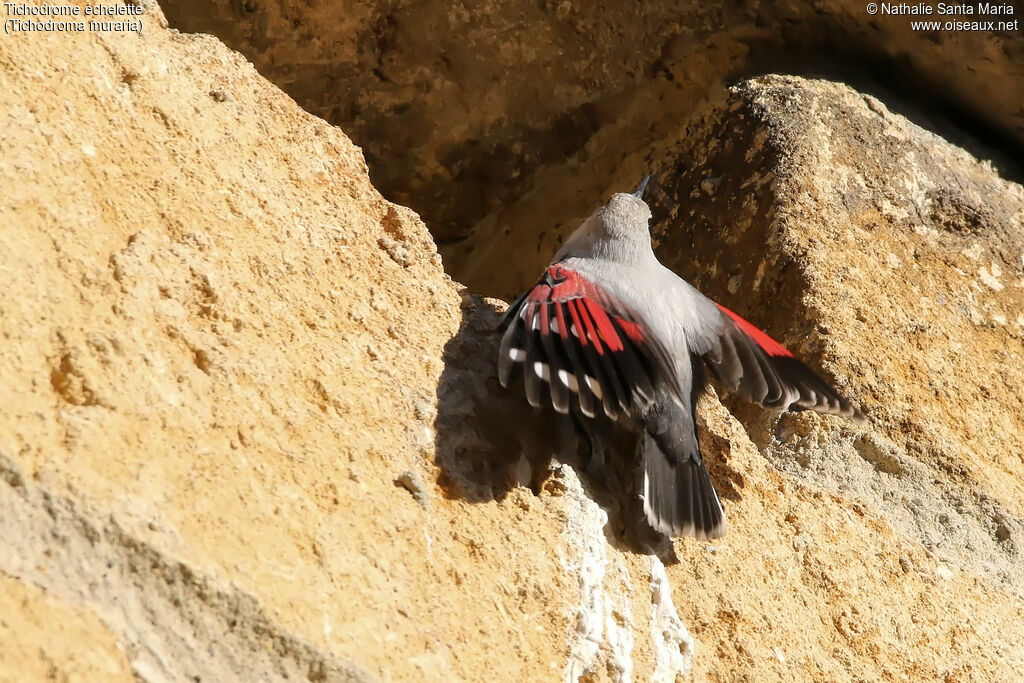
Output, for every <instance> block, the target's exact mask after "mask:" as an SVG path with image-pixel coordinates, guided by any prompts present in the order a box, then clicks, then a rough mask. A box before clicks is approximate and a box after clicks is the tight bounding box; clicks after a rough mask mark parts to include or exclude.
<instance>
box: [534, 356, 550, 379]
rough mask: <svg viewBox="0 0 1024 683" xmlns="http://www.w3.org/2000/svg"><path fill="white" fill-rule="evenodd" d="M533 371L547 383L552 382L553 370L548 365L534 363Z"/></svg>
mask: <svg viewBox="0 0 1024 683" xmlns="http://www.w3.org/2000/svg"><path fill="white" fill-rule="evenodd" d="M533 371H534V372H535V373H536V374H537V376H538V377H540V378H541V379H542V380H544V381H545V382H550V381H551V369H550V368H549V367H548V364H547V363H541V362H540V361H534V363H533Z"/></svg>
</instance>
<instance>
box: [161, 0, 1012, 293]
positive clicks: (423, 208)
mask: <svg viewBox="0 0 1024 683" xmlns="http://www.w3.org/2000/svg"><path fill="white" fill-rule="evenodd" d="M883 4H884V5H886V6H896V5H899V4H900V3H883ZM903 4H904V5H914V4H915V3H903ZM953 4H955V3H946V5H947V6H949V5H953ZM983 4H985V3H983ZM995 4H1000V5H1002V6H1003V7H1010V9H1013V6H1012V5H1010V4H1007V3H995ZM866 5H867V3H866V2H864V1H862V0H840V1H838V2H827V3H826V2H812V3H808V2H735V3H724V4H723V3H711V4H709V3H704V2H678V1H675V0H643V1H641V2H629V3H588V2H574V1H573V0H557V1H556V0H543V1H542V2H536V1H534V0H502V1H501V2H477V3H472V5H452V3H450V2H442V1H427V2H423V1H422V0H421V1H419V2H407V1H404V0H393V1H391V2H386V3H384V2H375V3H366V2H355V1H353V0H331V1H330V2H267V1H264V0H247V1H246V2H237V1H234V0H213V1H212V2H211V1H210V0H200V1H196V0H180V1H178V2H174V3H169V4H168V6H167V7H166V11H167V12H168V17H169V18H170V20H171V23H172V25H174V26H176V27H178V28H180V29H182V30H186V31H201V32H206V33H212V34H214V35H216V36H218V37H220V38H221V39H222V40H224V41H225V42H226V43H227V44H228V45H229V46H230V47H233V48H235V49H237V50H239V51H241V52H242V53H243V54H245V55H246V56H248V57H249V59H251V60H252V61H253V62H254V63H255V64H256V66H257V68H258V69H259V70H260V73H262V74H264V75H266V76H267V78H269V79H270V80H271V81H273V82H274V83H277V84H278V85H279V86H280V87H282V88H283V89H284V90H285V91H286V92H288V93H289V94H290V95H291V96H292V97H294V98H295V99H296V100H297V101H298V102H299V103H300V104H301V105H302V106H304V107H305V108H306V109H307V110H309V111H311V112H313V113H315V114H318V115H320V116H322V117H324V118H325V119H327V120H328V121H330V122H331V123H334V124H336V125H339V126H341V128H342V129H344V130H345V131H346V132H348V133H349V134H350V135H352V137H353V139H354V140H355V141H356V143H357V144H359V145H362V146H363V147H364V148H365V149H366V152H367V156H368V160H369V162H370V168H371V175H372V177H373V180H374V183H375V184H376V185H377V186H378V187H379V188H381V190H382V192H383V193H384V194H385V196H388V197H391V198H393V199H395V200H397V201H400V202H401V203H403V204H407V205H409V206H412V207H413V208H415V209H416V210H418V211H420V212H421V213H422V215H423V216H424V218H425V219H426V221H427V224H428V225H430V226H431V230H432V232H433V234H434V235H435V236H436V237H437V238H438V239H439V240H441V241H442V242H443V244H447V245H448V247H447V248H446V249H445V262H446V266H447V267H448V269H449V272H451V273H453V274H454V275H455V276H456V279H458V280H460V281H462V282H465V283H466V284H468V285H469V286H471V287H472V288H474V290H475V291H480V292H484V293H488V294H492V295H502V296H508V295H510V294H511V293H510V292H507V291H501V290H489V289H486V283H487V280H488V274H489V273H490V272H491V271H494V270H502V269H503V268H502V267H501V263H500V260H495V261H492V262H489V263H487V264H485V265H482V266H481V265H480V264H479V263H473V262H468V261H467V260H465V257H466V255H467V254H468V253H469V252H472V251H473V250H474V249H475V248H477V247H480V246H481V245H486V244H487V243H488V242H489V240H490V239H491V238H492V237H493V236H494V235H501V234H502V233H505V232H512V233H514V232H517V231H518V230H519V229H521V228H522V227H523V226H522V223H521V222H520V221H519V220H518V219H520V218H521V216H518V215H509V213H508V210H507V208H508V205H509V204H510V203H512V202H513V201H516V200H518V199H519V198H520V197H521V196H522V195H524V194H527V193H530V192H532V193H544V192H552V191H553V192H555V193H556V194H557V195H558V197H559V199H560V201H559V202H558V203H554V205H553V206H551V207H549V208H547V209H546V210H545V211H544V212H543V213H537V214H536V215H534V216H531V217H530V219H531V220H532V221H533V222H537V223H538V224H540V225H544V226H546V227H548V228H551V229H554V228H555V227H556V226H557V225H558V224H559V223H567V222H572V221H573V220H574V219H575V218H578V217H579V216H580V215H582V214H585V213H586V212H588V211H589V210H590V209H591V207H592V204H593V203H594V201H593V197H594V196H595V195H600V194H601V193H602V192H603V191H604V190H606V189H607V183H608V182H609V180H615V181H618V182H620V183H623V184H624V185H629V184H631V183H635V182H636V176H637V175H638V174H640V173H641V172H642V168H643V167H644V166H645V165H646V164H645V163H644V162H643V160H642V159H633V158H631V157H632V154H633V153H634V152H637V151H639V150H646V149H647V148H648V147H649V146H650V145H651V144H653V143H656V142H658V141H660V140H662V139H663V138H664V136H666V135H667V134H671V133H672V132H673V131H677V130H679V127H680V125H681V124H682V123H683V122H685V121H686V120H687V119H689V118H690V116H691V114H692V113H693V112H694V110H696V109H699V108H700V107H701V106H702V104H703V103H704V102H705V100H710V101H720V99H721V94H722V83H723V82H724V81H731V80H735V79H736V78H738V77H741V76H744V75H753V74H764V73H771V72H772V71H776V70H777V71H779V72H785V73H807V74H815V75H821V74H826V75H832V76H833V77H842V78H845V79H850V78H855V79H857V80H859V81H871V82H873V83H875V84H876V85H877V86H879V87H881V88H883V89H886V90H887V91H889V92H891V93H893V94H896V95H898V96H900V97H901V99H902V100H903V101H904V102H911V103H916V104H918V105H920V106H921V111H923V112H925V114H926V116H927V117H928V118H929V119H932V120H934V121H936V122H941V121H943V120H947V119H948V120H952V121H954V122H955V123H957V124H959V125H962V126H963V125H966V126H969V127H972V128H975V129H978V130H981V131H984V132H985V133H986V135H987V136H988V137H990V138H991V140H992V141H993V142H997V143H999V144H1003V145H1006V146H1008V148H1007V151H1008V152H1010V154H1011V156H1013V155H1016V156H1017V157H1018V158H1019V157H1022V156H1024V110H1022V109H1021V102H1024V33H1022V32H1021V30H1020V24H1019V21H1020V20H1024V17H1022V16H1021V13H1022V12H1024V9H1022V8H1020V7H1019V6H1018V8H1017V13H1016V14H1014V15H999V16H986V17H981V16H980V15H978V16H970V17H968V16H958V17H954V16H942V17H940V16H938V15H937V14H936V15H933V16H931V17H920V16H908V15H900V16H894V15H891V14H886V12H885V10H884V9H883V10H880V12H879V13H878V14H875V15H872V14H869V13H868V10H867V9H866ZM972 9H976V8H975V7H973V6H972ZM933 11H934V7H933ZM920 19H928V20H936V19H938V20H940V23H944V22H945V21H949V20H952V19H955V20H961V21H962V20H978V19H985V20H995V22H999V21H1010V22H1012V21H1014V20H1018V24H1017V26H1016V28H1014V27H1013V26H1012V24H1011V25H1010V26H1006V27H1003V29H1002V30H993V31H953V30H948V29H942V28H940V29H939V30H914V27H913V26H912V23H911V22H912V21H915V20H920ZM994 28H995V27H994ZM648 161H649V160H648ZM471 234H472V235H474V237H473V238H471V239H469V240H468V241H463V240H464V239H465V238H466V237H467V236H468V235H471Z"/></svg>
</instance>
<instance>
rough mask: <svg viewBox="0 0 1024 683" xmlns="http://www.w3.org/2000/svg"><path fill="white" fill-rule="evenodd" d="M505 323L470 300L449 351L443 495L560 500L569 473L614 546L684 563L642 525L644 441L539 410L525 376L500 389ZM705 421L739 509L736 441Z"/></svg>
mask: <svg viewBox="0 0 1024 683" xmlns="http://www.w3.org/2000/svg"><path fill="white" fill-rule="evenodd" d="M501 316H502V313H501V312H500V309H499V306H498V304H497V303H496V302H493V300H487V299H484V298H481V297H477V296H473V295H470V294H469V293H468V292H466V291H465V290H464V291H463V303H462V322H461V325H460V327H459V331H458V333H457V334H456V335H455V336H454V337H453V338H452V339H451V340H450V341H449V342H448V343H447V344H446V346H445V349H444V370H443V371H442V374H441V380H440V381H439V382H438V388H437V398H438V412H437V419H436V420H435V422H434V430H435V434H436V450H435V456H434V461H435V463H436V464H437V466H438V469H439V474H438V480H437V484H438V487H439V488H440V489H441V491H442V493H443V495H445V496H446V497H448V498H452V499H460V500H465V501H468V502H471V503H483V502H489V501H501V500H503V499H504V498H505V497H506V496H507V495H508V494H509V492H510V491H511V490H512V489H513V488H515V487H516V486H528V487H530V489H531V490H532V491H533V492H534V494H535V495H540V494H541V492H542V491H545V492H546V493H547V494H549V495H559V494H560V492H561V491H562V490H564V486H563V485H562V484H561V483H560V479H561V472H562V467H563V466H569V467H572V468H573V470H574V471H575V472H576V473H577V475H578V477H579V479H580V482H581V483H582V484H583V488H584V492H585V493H586V495H587V496H588V497H590V498H591V500H593V501H594V502H596V503H597V504H598V505H599V506H600V507H601V508H602V509H604V510H605V512H606V513H607V515H608V522H607V524H606V525H605V536H606V538H607V539H608V542H609V543H610V544H611V545H612V546H614V547H616V548H619V549H621V550H628V551H631V552H636V553H641V554H654V555H657V556H659V557H660V558H661V559H662V560H663V561H666V562H674V561H676V557H675V553H674V550H673V543H672V540H671V539H669V538H668V537H666V536H665V535H663V534H660V533H658V532H657V531H655V530H654V529H652V528H651V527H650V526H649V525H648V524H647V522H646V520H645V517H644V513H643V501H642V500H641V499H640V496H639V491H640V490H641V473H640V468H639V467H638V466H637V462H636V459H635V458H634V457H632V455H633V454H634V453H635V452H636V436H635V435H634V434H631V433H629V432H627V431H625V430H623V429H621V428H620V427H619V426H618V425H617V424H615V423H613V422H611V421H610V420H607V419H597V420H592V421H589V422H588V425H587V430H586V433H585V432H584V430H582V429H580V428H579V426H578V424H577V422H576V420H578V419H582V418H575V419H574V418H573V417H570V416H566V415H561V414H559V413H557V412H556V411H555V410H553V409H552V408H550V407H546V408H532V407H531V406H530V405H529V403H528V402H527V400H526V395H525V391H524V389H523V386H522V381H521V378H520V377H521V376H520V375H519V373H518V372H516V374H514V375H513V377H514V381H513V382H511V383H510V386H509V387H508V388H504V387H502V386H501V385H500V383H499V382H498V377H497V357H498V348H499V343H500V335H499V334H498V332H497V327H498V323H499V321H500V320H501ZM699 422H700V424H701V426H700V438H701V443H702V446H703V447H702V450H703V451H704V453H705V454H706V456H707V459H708V469H709V472H710V473H711V478H712V482H713V483H714V485H715V487H716V489H717V490H718V492H719V496H720V497H722V498H724V499H728V500H739V498H740V494H739V489H741V488H742V487H743V485H744V481H743V477H742V475H741V474H739V473H738V472H736V471H735V470H733V469H732V468H731V467H730V466H729V465H728V463H727V462H726V459H725V457H724V456H726V455H727V454H728V450H729V443H728V441H727V440H726V439H724V438H722V437H720V436H718V435H716V434H713V433H711V432H709V431H708V430H707V429H706V428H705V427H704V426H703V421H699ZM588 434H589V436H588ZM593 436H599V437H600V438H599V439H597V440H596V443H600V444H602V446H601V448H600V449H593V448H591V443H595V441H592V439H591V437H593ZM622 454H629V457H622Z"/></svg>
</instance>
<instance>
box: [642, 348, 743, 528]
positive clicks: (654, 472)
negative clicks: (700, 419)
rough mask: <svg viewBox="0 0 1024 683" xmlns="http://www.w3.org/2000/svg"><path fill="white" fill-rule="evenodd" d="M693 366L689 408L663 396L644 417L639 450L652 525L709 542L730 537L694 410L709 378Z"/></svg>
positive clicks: (661, 395) (648, 519) (648, 513)
mask: <svg viewBox="0 0 1024 683" xmlns="http://www.w3.org/2000/svg"><path fill="white" fill-rule="evenodd" d="M694 361H695V362H694V377H693V384H692V385H691V390H690V402H689V405H688V406H685V407H684V406H681V405H679V403H677V402H675V401H672V400H669V397H668V396H667V395H666V394H665V393H663V392H662V393H660V394H659V397H658V400H657V401H655V403H654V406H653V408H652V410H650V411H649V412H648V413H647V415H646V416H645V417H644V420H643V423H644V424H643V433H642V435H641V437H640V442H639V444H638V449H639V451H640V452H639V456H640V462H642V463H643V473H644V483H643V498H644V514H645V515H646V517H647V521H648V522H649V523H650V525H651V526H652V527H654V529H656V530H657V531H659V532H661V533H663V534H665V535H666V536H696V537H697V538H704V539H709V538H718V537H719V536H722V535H723V534H725V513H724V512H723V510H722V503H721V501H719V500H718V494H717V493H716V492H715V487H714V485H713V484H712V483H711V478H710V477H709V476H708V470H707V468H706V467H705V466H704V459H703V458H702V457H701V454H700V443H699V442H698V439H697V420H696V415H695V412H694V408H695V406H696V403H697V398H698V395H699V390H700V388H701V387H702V386H703V382H704V379H703V376H702V375H701V373H700V366H699V364H698V363H697V362H696V359H694Z"/></svg>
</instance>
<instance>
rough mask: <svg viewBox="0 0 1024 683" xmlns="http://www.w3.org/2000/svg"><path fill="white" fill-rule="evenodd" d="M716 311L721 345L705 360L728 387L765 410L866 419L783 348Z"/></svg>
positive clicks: (725, 311)
mask: <svg viewBox="0 0 1024 683" xmlns="http://www.w3.org/2000/svg"><path fill="white" fill-rule="evenodd" d="M716 305H717V304H716ZM718 308H719V310H721V312H722V322H723V325H722V331H721V333H720V335H719V342H720V347H719V348H716V349H712V351H711V352H709V353H708V354H706V355H705V357H704V358H705V360H706V361H707V363H708V366H710V367H711V369H712V370H714V371H715V374H717V375H718V377H719V379H721V380H722V382H724V383H725V384H726V386H728V387H729V388H730V389H733V390H735V391H738V392H739V393H740V394H741V395H742V396H744V397H745V398H747V399H749V400H751V401H755V402H757V403H760V404H761V405H764V406H767V407H769V408H781V409H783V410H786V409H789V408H795V409H796V410H814V411H817V412H819V413H831V414H833V415H843V416H845V417H849V418H853V419H854V420H857V421H863V420H864V416H863V415H862V414H861V412H860V411H859V410H858V409H857V408H856V407H854V406H853V405H852V404H851V403H850V402H849V401H848V400H846V399H845V398H843V397H842V396H840V395H839V393H837V392H836V390H835V389H833V388H832V387H831V386H829V384H828V382H826V381H825V380H823V379H822V378H821V377H819V376H818V375H817V374H816V373H815V372H814V371H813V370H811V369H810V368H809V367H807V366H806V365H804V364H803V363H802V362H800V361H799V360H798V359H797V358H796V357H795V356H793V354H792V353H790V352H789V351H788V350H787V349H786V348H785V347H784V346H782V344H780V343H779V342H777V341H775V340H774V339H772V338H771V337H769V336H768V335H767V334H765V333H764V332H762V331H761V330H759V329H757V328H756V327H754V326H753V325H752V324H750V323H749V322H747V321H746V320H744V319H743V318H741V317H740V316H738V315H737V314H735V313H733V312H732V311H730V310H729V309H728V308H725V307H724V306H721V305H718Z"/></svg>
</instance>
